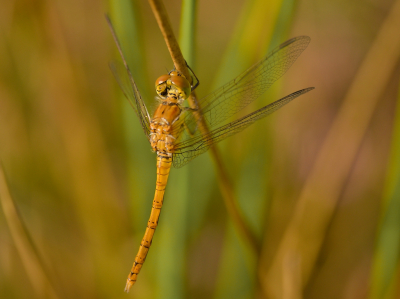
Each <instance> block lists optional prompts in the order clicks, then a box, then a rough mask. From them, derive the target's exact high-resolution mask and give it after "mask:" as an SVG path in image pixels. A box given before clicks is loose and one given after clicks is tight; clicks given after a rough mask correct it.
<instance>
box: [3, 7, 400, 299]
mask: <svg viewBox="0 0 400 299" xmlns="http://www.w3.org/2000/svg"><path fill="white" fill-rule="evenodd" d="M166 5H167V6H166V8H167V11H168V13H169V17H170V20H171V23H172V26H173V29H174V31H175V34H176V35H177V36H179V34H180V32H181V31H180V30H182V28H181V27H180V23H181V21H180V20H181V7H182V2H181V1H178V0H171V1H166ZM105 13H109V14H110V17H111V19H112V20H113V23H114V26H115V28H116V31H117V34H118V36H119V38H120V40H121V44H122V47H123V49H124V52H125V55H126V56H127V59H128V63H129V64H130V66H131V70H132V72H133V76H134V79H135V81H136V83H137V85H138V88H139V90H140V92H141V94H142V96H143V97H144V98H145V99H146V102H147V103H148V107H149V109H150V110H152V109H153V108H154V107H155V101H154V96H155V92H154V81H155V79H156V78H158V77H159V76H160V75H162V74H164V73H166V72H167V71H168V70H170V69H172V67H173V65H172V61H171V58H170V56H169V53H168V51H167V48H166V46H165V42H164V40H163V37H162V35H161V33H160V30H159V28H158V26H157V23H156V21H155V18H154V16H153V14H152V11H151V9H150V6H149V4H148V2H147V1H145V0H140V1H129V0H120V1H109V2H107V1H92V0H86V1H77V0H71V1H60V0H55V1H43V0H42V1H32V0H18V1H14V0H9V1H6V2H3V4H2V9H1V10H0V57H1V59H0V159H1V163H2V168H3V171H4V174H5V178H4V177H3V176H2V175H0V181H1V182H0V197H1V203H2V205H1V208H0V210H1V212H0V297H1V298H7V299H8V298H174V299H176V298H287V299H292V298H293V299H300V298H307V299H308V298H309V299H320V298H324V299H334V298H352V299H358V298H370V299H372V298H400V290H399V288H398V285H399V283H398V281H399V278H398V275H399V274H400V268H399V267H398V257H399V252H400V251H399V241H400V188H399V186H400V180H399V178H400V176H399V173H400V171H399V170H400V148H399V144H400V135H399V134H400V123H399V119H400V115H399V113H398V112H396V109H397V108H396V107H397V105H396V102H397V99H398V94H399V88H398V87H399V71H400V68H399V56H400V46H399V43H400V41H399V39H400V35H399V30H398V28H400V24H399V21H398V20H400V4H399V1H393V0H383V1H382V0H363V1H362V0H354V1H342V0H333V1H332V0H330V1H328V0H319V1H316V0H301V1H295V0H271V1H262V0H240V1H228V0H221V1H211V0H203V1H198V3H197V6H196V10H195V20H196V22H195V24H196V29H195V30H196V31H195V32H196V33H195V35H194V47H193V49H194V56H193V57H192V58H190V61H191V68H192V69H193V70H194V71H195V73H196V75H197V77H198V78H199V80H200V87H199V88H198V89H197V90H196V92H197V95H198V96H199V97H200V98H201V97H202V96H204V95H206V94H208V93H209V92H210V91H212V90H213V89H214V88H217V87H219V86H221V85H222V84H223V83H225V82H227V81H229V80H230V79H233V78H234V77H235V76H236V75H238V74H240V72H242V71H244V70H245V69H247V68H248V67H249V66H251V65H252V64H253V63H255V62H257V61H258V60H259V59H261V58H262V57H263V56H264V55H265V54H266V53H267V52H268V50H271V49H272V48H273V47H275V46H277V45H279V44H280V43H282V42H284V41H285V40H287V39H289V38H291V37H294V36H298V35H308V36H310V37H311V44H310V45H309V47H308V48H307V49H306V50H305V51H304V53H303V54H302V55H301V56H300V57H299V58H298V60H297V61H296V63H295V64H294V65H293V66H292V67H291V69H290V70H289V71H288V72H287V74H286V75H285V76H284V77H283V78H282V79H280V80H279V81H278V82H277V83H275V84H274V86H273V87H272V88H271V89H270V90H269V91H268V92H267V94H265V96H263V97H262V98H260V99H259V100H257V101H256V102H255V103H253V104H251V105H250V107H246V109H244V110H245V111H243V113H240V115H244V113H248V112H251V111H254V110H256V109H258V108H260V107H262V106H264V105H266V104H267V103H270V102H272V101H274V100H277V99H279V98H280V97H283V96H285V95H287V94H289V93H291V92H294V91H296V90H299V89H302V88H307V87H311V86H314V87H316V89H315V90H314V91H312V92H310V93H308V94H306V95H304V96H302V97H300V98H298V99H296V100H295V101H294V102H292V103H290V104H289V105H288V106H285V107H284V108H283V109H281V110H279V111H278V112H276V113H275V114H273V115H272V116H270V117H268V118H267V119H264V120H261V121H259V122H257V123H256V124H255V125H253V126H252V127H250V128H248V129H247V130H246V131H245V132H242V133H239V134H237V135H235V136H234V137H231V138H229V139H227V140H225V141H223V142H221V143H220V144H218V149H219V150H220V152H221V154H222V156H223V163H224V165H225V168H226V170H227V172H228V173H229V177H230V179H231V182H232V186H231V188H232V189H233V191H234V194H235V196H236V200H237V201H238V204H239V207H240V209H241V211H242V212H243V214H244V215H245V217H246V219H247V220H248V221H249V223H250V227H251V229H252V230H253V231H254V234H255V235H256V236H257V238H258V240H260V244H261V245H260V249H259V250H260V254H259V255H258V256H256V255H255V254H254V252H253V251H252V250H251V249H250V248H249V246H248V244H246V241H245V240H244V239H243V238H242V236H241V235H240V234H238V232H237V231H236V230H235V229H234V227H233V225H232V222H231V220H230V219H229V216H228V215H227V212H226V208H225V206H224V204H223V200H222V195H221V192H220V191H219V186H218V183H217V178H216V175H215V167H214V165H213V162H212V159H211V158H210V156H209V155H208V154H204V155H202V156H200V157H199V158H197V159H195V160H194V161H193V162H191V163H190V164H189V165H187V166H185V167H184V168H181V169H173V170H172V171H171V175H170V179H169V184H168V187H167V192H166V195H165V201H164V207H163V212H162V216H161V219H160V222H159V226H158V228H157V232H156V234H155V237H154V240H153V245H152V247H151V250H150V252H149V254H148V257H147V260H146V263H145V264H144V266H143V268H142V271H141V273H140V275H139V277H138V281H137V283H136V285H135V286H134V287H133V288H132V290H131V292H130V293H129V294H126V293H124V292H123V289H124V286H125V281H126V277H127V274H128V272H129V270H130V268H131V266H132V263H133V260H134V257H135V255H136V253H137V250H138V248H139V244H140V240H141V238H142V236H143V233H144V230H145V227H146V224H147V220H148V217H149V214H150V208H151V202H152V199H153V195H154V190H155V180H156V167H155V160H156V156H155V154H154V153H152V152H151V150H150V146H149V144H148V142H147V141H146V138H145V136H144V135H143V131H142V130H141V128H140V125H139V122H138V120H137V117H136V115H135V114H134V112H133V110H132V109H131V107H130V106H129V104H128V102H127V100H126V99H125V98H124V97H123V95H122V93H121V91H120V90H119V87H118V86H117V84H116V81H115V80H114V78H113V76H112V73H111V71H110V69H109V67H108V63H109V61H111V60H113V59H118V56H117V51H116V46H115V44H114V41H113V40H112V36H111V33H110V30H109V28H108V27H107V24H106V21H105V17H104V14H105ZM5 181H6V182H7V185H6V184H5ZM12 203H13V204H14V205H15V207H16V208H17V211H18V212H16V211H15V210H13V205H12ZM18 216H19V217H18ZM20 220H21V221H22V222H20Z"/></svg>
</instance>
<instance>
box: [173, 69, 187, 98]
mask: <svg viewBox="0 0 400 299" xmlns="http://www.w3.org/2000/svg"><path fill="white" fill-rule="evenodd" d="M172 73H173V72H172ZM172 73H171V83H172V84H173V85H175V87H176V88H177V89H178V90H179V92H180V94H181V97H182V98H183V99H186V98H188V97H189V95H190V92H191V87H190V83H189V81H188V80H186V78H185V77H183V76H173V75H172Z"/></svg>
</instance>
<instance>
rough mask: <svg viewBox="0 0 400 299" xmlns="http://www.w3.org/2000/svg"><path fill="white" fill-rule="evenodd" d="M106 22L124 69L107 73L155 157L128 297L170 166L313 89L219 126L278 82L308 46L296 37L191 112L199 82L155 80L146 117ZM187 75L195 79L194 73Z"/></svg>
mask: <svg viewBox="0 0 400 299" xmlns="http://www.w3.org/2000/svg"><path fill="white" fill-rule="evenodd" d="M107 22H108V25H109V27H110V29H111V33H112V36H113V39H114V41H115V43H116V45H117V48H118V52H119V54H120V56H121V58H122V62H123V65H120V64H115V63H111V64H110V68H111V70H112V72H113V74H114V76H115V78H116V80H117V82H118V84H119V85H120V87H121V89H122V91H123V93H124V95H125V96H126V97H127V98H128V100H129V102H130V104H131V106H132V107H133V110H134V111H135V113H136V115H137V117H138V118H139V121H140V124H141V127H142V129H143V132H144V134H145V135H146V137H147V139H148V141H149V143H150V146H151V148H152V150H153V151H154V152H155V153H156V154H157V164H156V166H157V180H156V190H155V194H154V199H153V205H152V208H151V212H150V218H149V221H148V223H147V227H146V231H145V233H144V236H143V239H142V241H141V243H140V247H139V251H138V253H137V255H136V257H135V261H134V263H133V266H132V269H131V271H130V272H129V275H128V278H127V281H126V286H125V291H126V292H129V290H130V289H131V287H132V286H133V285H134V284H135V282H136V279H137V276H138V274H139V272H140V270H141V268H142V265H143V263H144V261H145V259H146V257H147V253H148V252H149V248H150V245H151V243H152V240H153V236H154V232H155V230H156V228H157V225H158V220H159V217H160V212H161V208H162V205H163V200H164V193H165V189H166V186H167V181H168V176H169V172H170V169H171V166H174V167H175V168H180V167H182V166H184V165H186V164H187V163H189V162H190V161H191V160H193V159H194V158H196V157H197V156H199V155H201V154H202V153H204V152H206V151H207V150H208V149H209V148H210V147H211V146H212V145H214V144H216V143H218V142H220V141H222V140H224V139H225V138H227V137H229V136H232V135H234V134H236V133H238V132H241V131H243V130H244V129H245V128H247V127H248V126H250V125H251V124H253V123H254V122H256V121H257V120H259V119H262V118H264V117H265V116H267V115H269V114H271V113H273V112H275V111H276V110H278V109H279V108H281V107H282V106H284V105H286V104H287V103H289V102H290V101H292V100H293V99H295V98H297V97H299V96H301V95H303V94H305V93H307V92H309V91H311V90H313V89H314V87H309V88H305V89H301V90H298V91H296V92H293V93H291V94H289V95H287V96H285V97H283V98H281V99H279V100H277V101H275V102H273V103H271V104H269V105H267V106H265V107H263V108H260V109H258V110H256V111H254V112H252V113H250V114H248V115H246V116H244V117H241V118H239V119H237V120H235V121H232V122H229V123H228V124H225V125H221V124H222V123H223V122H224V121H225V122H226V121H227V120H228V119H229V118H230V117H231V116H233V115H234V114H236V113H237V112H239V111H240V110H241V109H243V108H244V107H246V106H247V105H249V104H250V103H252V102H253V101H254V100H256V99H257V98H258V97H259V96H261V95H262V94H263V93H264V92H265V91H266V90H267V89H268V88H269V87H270V86H271V85H272V84H273V83H274V82H275V81H277V80H278V79H279V78H280V77H282V76H283V74H284V73H285V72H286V71H287V70H288V69H289V68H290V67H291V66H292V64H293V63H294V62H295V60H296V59H297V58H298V57H299V56H300V54H301V53H302V52H303V51H304V50H305V48H306V47H307V46H308V44H309V43H310V37H308V36H298V37H295V38H292V39H289V40H288V41H286V42H284V43H283V44H281V45H280V46H278V47H277V48H275V49H274V50H273V51H272V52H270V53H269V54H267V55H266V56H265V57H264V58H262V59H261V60H260V61H259V62H257V63H256V64H254V65H253V66H252V67H250V68H249V69H248V70H246V71H245V72H243V73H242V74H240V75H239V76H237V77H236V78H234V79H232V80H231V81H229V82H228V83H226V84H225V85H223V86H221V87H220V88H218V89H217V90H215V91H214V92H212V93H210V94H208V95H207V96H205V97H203V98H202V99H200V100H198V105H197V107H195V108H189V107H187V106H185V105H184V104H185V101H186V100H187V99H188V97H189V96H190V94H191V93H192V92H193V90H194V89H195V88H196V87H197V86H198V83H199V82H198V80H197V84H196V85H194V86H193V85H191V84H190V83H189V80H190V79H191V78H185V77H184V76H183V75H182V74H181V73H180V72H178V71H177V70H175V69H174V70H172V71H170V72H169V73H168V74H165V75H162V76H161V77H159V78H158V79H157V80H156V82H155V89H156V93H157V95H158V99H157V100H158V102H159V104H158V106H157V108H156V109H155V111H154V112H153V114H152V116H150V115H151V114H150V113H149V111H148V109H147V107H146V105H145V103H144V101H143V99H142V97H141V95H140V93H139V90H138V88H137V85H136V83H135V81H134V79H133V76H132V73H131V71H130V69H129V66H128V64H127V62H126V59H125V56H124V54H123V52H122V48H121V45H120V43H119V40H118V38H117V35H116V33H115V30H114V28H113V26H112V23H111V21H110V19H109V18H108V17H107ZM192 74H193V75H194V73H193V71H192ZM194 76H195V75H194ZM195 77H196V76H195ZM196 79H197V77H196ZM204 128H208V129H207V130H204Z"/></svg>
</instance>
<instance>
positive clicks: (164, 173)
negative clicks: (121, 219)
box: [125, 155, 172, 292]
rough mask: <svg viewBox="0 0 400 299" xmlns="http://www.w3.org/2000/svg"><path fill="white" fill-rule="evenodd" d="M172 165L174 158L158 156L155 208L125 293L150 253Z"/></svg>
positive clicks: (152, 209) (134, 280) (153, 207)
mask: <svg viewBox="0 0 400 299" xmlns="http://www.w3.org/2000/svg"><path fill="white" fill-rule="evenodd" d="M171 163H172V157H168V156H163V155H157V182H156V192H155V194H154V199H153V206H152V208H151V213H150V218H149V221H148V222H147V227H146V232H145V233H144V236H143V239H142V242H140V247H139V251H138V253H137V255H136V257H135V261H134V262H133V266H132V269H131V272H130V273H129V275H128V279H127V281H126V286H125V292H129V289H130V288H131V287H132V286H133V285H134V284H135V282H136V278H137V276H138V274H139V272H140V269H141V268H142V265H143V263H144V261H145V260H146V256H147V253H148V252H149V249H150V246H151V242H152V240H153V236H154V232H155V230H156V228H157V225H158V219H159V218H160V213H161V208H162V205H163V201H164V193H165V188H166V187H167V181H168V176H169V171H170V169H171Z"/></svg>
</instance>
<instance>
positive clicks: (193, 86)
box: [185, 60, 200, 91]
mask: <svg viewBox="0 0 400 299" xmlns="http://www.w3.org/2000/svg"><path fill="white" fill-rule="evenodd" d="M185 62H186V66H187V67H188V69H189V70H190V71H191V72H192V74H193V76H194V77H195V78H196V81H197V82H196V84H195V85H192V86H191V87H192V91H193V90H195V89H196V88H197V87H198V86H199V85H200V81H199V78H197V76H196V74H195V73H194V72H193V70H192V68H191V67H190V66H189V65H188V63H187V61H186V60H185Z"/></svg>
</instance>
